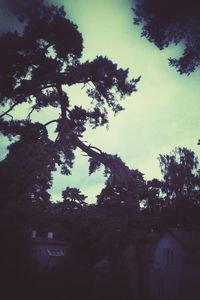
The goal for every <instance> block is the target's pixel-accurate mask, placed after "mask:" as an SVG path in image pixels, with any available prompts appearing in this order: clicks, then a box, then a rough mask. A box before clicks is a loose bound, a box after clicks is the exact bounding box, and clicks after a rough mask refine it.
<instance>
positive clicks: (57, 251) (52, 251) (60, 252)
mask: <svg viewBox="0 0 200 300" xmlns="http://www.w3.org/2000/svg"><path fill="white" fill-rule="evenodd" d="M47 252H48V254H49V256H65V254H64V251H63V250H62V249H47Z"/></svg>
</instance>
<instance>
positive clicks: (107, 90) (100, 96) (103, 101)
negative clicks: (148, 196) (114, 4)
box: [0, 0, 140, 198]
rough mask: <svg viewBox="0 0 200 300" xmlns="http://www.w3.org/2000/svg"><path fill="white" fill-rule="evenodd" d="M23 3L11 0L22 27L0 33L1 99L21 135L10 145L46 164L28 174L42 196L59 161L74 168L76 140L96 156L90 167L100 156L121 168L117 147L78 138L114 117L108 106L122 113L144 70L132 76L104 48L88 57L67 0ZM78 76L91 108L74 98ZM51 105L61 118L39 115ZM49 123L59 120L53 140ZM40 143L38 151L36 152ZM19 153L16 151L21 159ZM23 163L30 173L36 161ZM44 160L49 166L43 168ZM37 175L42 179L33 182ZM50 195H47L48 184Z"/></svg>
mask: <svg viewBox="0 0 200 300" xmlns="http://www.w3.org/2000/svg"><path fill="white" fill-rule="evenodd" d="M18 3H19V4H20V5H19V6H17V5H14V3H13V2H12V1H11V4H12V8H13V9H14V11H15V13H16V14H17V16H18V17H19V19H20V21H21V22H22V23H23V24H24V29H23V31H22V33H18V32H7V33H4V34H3V35H1V36H0V45H1V47H0V54H1V57H3V58H4V59H2V60H1V62H0V99H1V100H0V106H1V108H3V107H4V113H2V114H1V116H0V118H1V124H0V125H1V132H2V133H3V134H5V135H6V136H9V137H12V136H17V137H18V138H19V141H18V142H16V143H15V144H13V146H11V147H10V150H11V149H12V147H15V148H17V147H18V148H20V147H21V150H20V151H21V153H23V152H24V151H26V153H27V154H28V153H29V155H31V159H30V163H31V164H32V166H34V164H35V167H37V169H38V172H40V175H36V174H34V175H33V174H32V173H31V172H30V174H29V175H31V174H32V175H33V176H32V177H30V176H28V177H27V179H28V178H29V179H30V182H31V180H32V188H33V186H34V188H33V189H35V191H34V192H32V194H33V195H34V197H37V194H38V192H36V190H40V189H43V191H45V190H47V189H48V188H49V187H50V186H51V172H52V171H53V170H55V167H56V165H59V166H60V169H61V172H62V174H66V175H69V174H70V171H71V168H72V167H73V161H74V158H75V155H74V151H75V149H76V148H77V147H79V148H80V149H81V150H82V151H84V152H85V153H86V154H87V155H88V156H89V157H90V162H91V165H90V170H89V172H90V173H92V172H93V171H95V169H96V168H98V167H99V165H100V164H104V165H105V167H106V168H107V170H111V169H112V172H113V171H114V172H116V170H117V166H116V164H115V167H114V168H113V162H114V161H115V159H112V155H107V154H105V153H103V152H101V151H98V150H96V149H95V147H92V146H88V145H86V144H84V143H83V142H82V141H81V139H80V138H81V137H82V136H83V133H84V132H85V131H86V129H87V127H88V126H91V127H92V128H96V127H98V126H103V125H105V124H106V125H108V123H109V120H108V112H109V110H111V111H113V112H114V113H115V114H116V113H117V112H119V111H121V110H122V109H123V106H122V100H123V99H124V98H125V96H128V95H130V94H132V92H134V91H136V85H137V83H138V81H139V79H140V78H136V79H130V80H129V79H128V70H123V69H121V68H119V67H118V66H117V65H116V64H114V63H113V62H112V61H110V60H109V59H108V58H107V57H102V56H98V57H96V58H95V59H94V60H93V61H86V62H82V61H81V56H82V50H83V40H82V36H81V34H80V32H79V31H78V28H77V26H76V25H75V24H73V23H72V22H71V21H69V20H68V19H67V18H66V13H65V11H64V9H63V7H57V6H54V5H51V6H46V5H44V4H42V1H40V0H38V1H36V2H35V1H32V0H30V1H29V2H28V3H29V4H30V7H28V5H27V3H24V2H23V1H21V0H18ZM75 84H82V85H83V88H84V89H85V92H86V93H87V95H88V97H89V98H90V99H91V108H90V109H85V108H84V107H83V106H78V105H72V103H71V102H70V99H69V97H68V94H67V89H66V88H67V87H68V88H69V87H70V86H72V85H75ZM22 104H26V105H28V106H29V107H30V112H29V114H28V115H27V118H26V120H19V119H17V118H14V117H13V116H12V115H11V113H12V112H13V110H14V108H15V107H17V106H18V107H23V106H22ZM46 107H54V108H56V109H57V110H58V112H60V116H59V118H57V119H53V120H52V119H50V120H49V121H48V122H47V123H42V122H40V123H39V122H37V123H35V122H34V118H33V115H34V113H35V112H37V113H38V112H39V113H40V114H42V113H43V109H44V108H46ZM51 123H55V124H56V130H55V132H56V134H57V138H56V140H55V141H52V140H51V139H50V137H49V133H48V130H47V126H48V125H50V124H51ZM34 128H35V129H34ZM36 128H37V130H38V132H40V135H41V136H40V137H39V139H40V141H39V140H38V141H36V139H38V136H36V137H34V138H33V139H32V134H33V133H32V132H33V130H36ZM24 135H26V136H27V138H26V140H24ZM36 135H37V134H36ZM28 136H29V138H28ZM33 141H35V146H33ZM27 147H28V148H27ZM37 147H38V148H37ZM26 148H27V149H26ZM36 148H37V149H38V151H35V152H34V149H36ZM13 153H14V152H13ZM46 154H47V155H46ZM45 155H46V157H45ZM38 156H39V157H40V158H39V160H38ZM43 156H44V159H43V158H42V157H43ZM18 159H19V157H17V156H16V158H15V160H16V162H17V160H18ZM39 162H41V167H40V165H38V164H39ZM94 162H95V163H94ZM21 163H22V165H23V164H24V167H21V169H20V168H19V172H20V173H21V172H22V173H23V172H24V175H22V176H26V175H25V174H26V172H28V170H29V168H30V167H31V168H32V166H30V165H29V161H25V159H22V157H21ZM45 165H46V167H45ZM40 168H43V172H41V171H39V169H40ZM120 168H121V169H123V168H124V169H126V172H127V173H128V172H129V169H128V168H127V167H126V166H125V164H124V163H123V162H120ZM44 170H45V171H44ZM47 173H48V174H47ZM118 173H119V172H118ZM15 175H16V174H15ZM15 175H14V177H15V178H16V176H15ZM2 176H3V174H2ZM37 176H38V177H37ZM36 177H37V179H38V183H37V184H35V183H34V180H36ZM19 178H20V176H19ZM122 179H123V176H122ZM36 181H37V180H36ZM16 182H17V180H16ZM25 182H26V181H25ZM36 185H37V186H36ZM39 185H40V186H39ZM28 188H29V185H27V189H28ZM21 191H22V189H21ZM45 197H46V198H48V195H47V192H46V196H45Z"/></svg>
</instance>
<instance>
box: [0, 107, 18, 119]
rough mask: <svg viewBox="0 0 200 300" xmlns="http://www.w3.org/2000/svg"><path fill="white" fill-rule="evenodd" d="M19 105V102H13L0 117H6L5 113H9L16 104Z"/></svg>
mask: <svg viewBox="0 0 200 300" xmlns="http://www.w3.org/2000/svg"><path fill="white" fill-rule="evenodd" d="M17 105H18V103H15V104H13V105H12V106H11V107H10V108H9V109H8V110H7V111H5V112H4V113H3V114H1V115H0V118H2V117H4V116H5V115H8V113H9V112H10V111H11V110H13V108H14V107H15V106H17Z"/></svg>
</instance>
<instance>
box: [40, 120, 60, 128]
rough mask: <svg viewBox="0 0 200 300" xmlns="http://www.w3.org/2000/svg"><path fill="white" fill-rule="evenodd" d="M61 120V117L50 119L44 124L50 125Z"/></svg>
mask: <svg viewBox="0 0 200 300" xmlns="http://www.w3.org/2000/svg"><path fill="white" fill-rule="evenodd" d="M58 121H59V119H55V120H51V121H49V122H47V123H45V124H43V125H44V126H48V125H50V124H51V123H55V122H58Z"/></svg>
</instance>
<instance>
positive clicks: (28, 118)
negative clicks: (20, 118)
mask: <svg viewBox="0 0 200 300" xmlns="http://www.w3.org/2000/svg"><path fill="white" fill-rule="evenodd" d="M36 107H37V105H36V104H35V105H33V106H32V109H31V110H30V112H29V114H28V116H27V117H26V119H27V120H30V117H31V114H32V112H33V111H34V110H35V108H36Z"/></svg>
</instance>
